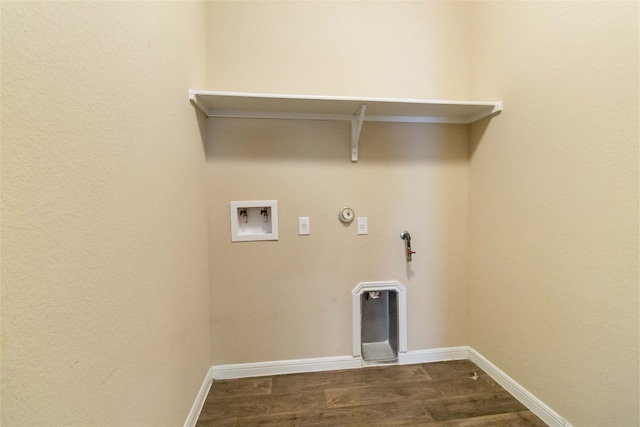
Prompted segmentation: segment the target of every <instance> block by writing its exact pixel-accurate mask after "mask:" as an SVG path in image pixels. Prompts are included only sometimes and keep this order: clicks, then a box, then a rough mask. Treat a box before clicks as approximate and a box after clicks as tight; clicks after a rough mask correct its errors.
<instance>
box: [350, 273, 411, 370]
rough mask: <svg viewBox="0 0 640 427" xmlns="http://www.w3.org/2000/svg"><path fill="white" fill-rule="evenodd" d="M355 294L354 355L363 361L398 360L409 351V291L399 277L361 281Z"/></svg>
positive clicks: (370, 362)
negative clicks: (383, 280)
mask: <svg viewBox="0 0 640 427" xmlns="http://www.w3.org/2000/svg"><path fill="white" fill-rule="evenodd" d="M351 295H352V307H353V316H352V326H353V329H352V331H353V355H354V357H358V358H360V359H361V360H362V363H363V364H376V363H399V362H401V358H402V357H403V354H404V353H406V352H407V291H406V289H405V287H404V286H402V285H401V284H400V282H397V281H389V282H361V283H359V284H358V286H356V287H355V288H354V289H353V291H351Z"/></svg>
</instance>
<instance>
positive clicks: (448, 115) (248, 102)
mask: <svg viewBox="0 0 640 427" xmlns="http://www.w3.org/2000/svg"><path fill="white" fill-rule="evenodd" d="M189 100H190V101H191V103H192V104H193V105H194V106H195V107H196V108H198V109H199V110H201V111H202V112H203V113H204V114H206V115H207V116H208V117H227V118H261V119H299V120H334V121H335V120H338V121H350V122H351V160H352V161H354V162H355V161H358V140H359V138H360V130H361V128H362V123H363V122H403V123H452V124H469V123H473V122H475V121H478V120H480V119H483V118H485V117H488V116H491V115H493V114H496V113H498V112H500V111H502V101H494V102H476V101H433V100H423V99H393V98H352V97H334V96H312V95H281V94H266V93H242V92H216V91H205V90H194V89H190V90H189Z"/></svg>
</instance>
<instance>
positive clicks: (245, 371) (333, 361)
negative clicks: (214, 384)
mask: <svg viewBox="0 0 640 427" xmlns="http://www.w3.org/2000/svg"><path fill="white" fill-rule="evenodd" d="M360 367H361V363H360V358H356V357H353V356H336V357H318V358H314V359H296V360H279V361H273V362H257V363H238V364H233V365H217V366H212V367H211V371H212V373H213V377H214V378H215V379H217V380H222V379H231V378H245V377H263V376H266V375H281V374H297V373H301V372H318V371H334V370H339V369H354V368H360Z"/></svg>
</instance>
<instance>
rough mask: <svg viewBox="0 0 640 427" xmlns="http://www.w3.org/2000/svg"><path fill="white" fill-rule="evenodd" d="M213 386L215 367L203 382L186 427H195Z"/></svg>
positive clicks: (209, 371)
mask: <svg viewBox="0 0 640 427" xmlns="http://www.w3.org/2000/svg"><path fill="white" fill-rule="evenodd" d="M212 384H213V367H211V368H209V370H208V371H207V375H206V376H205V377H204V381H203V382H202V385H201V386H200V390H199V391H198V394H197V395H196V400H195V401H194V402H193V406H192V407H191V410H190V411H189V415H187V419H186V421H185V422H184V427H195V425H196V422H197V421H198V417H199V416H200V412H202V407H203V406H204V401H205V400H206V399H207V395H208V394H209V390H210V389H211V385H212Z"/></svg>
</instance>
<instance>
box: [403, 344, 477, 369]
mask: <svg viewBox="0 0 640 427" xmlns="http://www.w3.org/2000/svg"><path fill="white" fill-rule="evenodd" d="M468 358H469V347H467V346H463V347H446V348H434V349H431V350H413V351H407V352H406V353H400V354H399V355H398V364H400V365H413V364H416V363H429V362H444V361H447V360H463V359H468Z"/></svg>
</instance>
